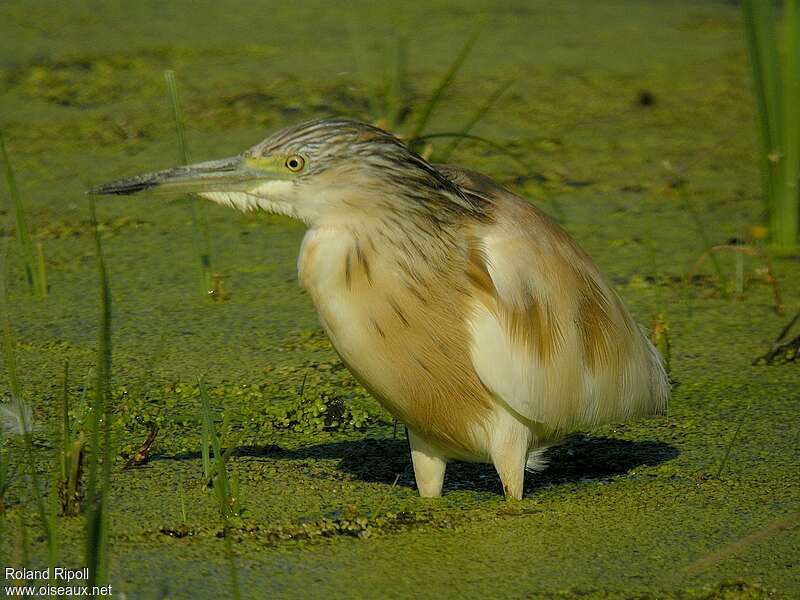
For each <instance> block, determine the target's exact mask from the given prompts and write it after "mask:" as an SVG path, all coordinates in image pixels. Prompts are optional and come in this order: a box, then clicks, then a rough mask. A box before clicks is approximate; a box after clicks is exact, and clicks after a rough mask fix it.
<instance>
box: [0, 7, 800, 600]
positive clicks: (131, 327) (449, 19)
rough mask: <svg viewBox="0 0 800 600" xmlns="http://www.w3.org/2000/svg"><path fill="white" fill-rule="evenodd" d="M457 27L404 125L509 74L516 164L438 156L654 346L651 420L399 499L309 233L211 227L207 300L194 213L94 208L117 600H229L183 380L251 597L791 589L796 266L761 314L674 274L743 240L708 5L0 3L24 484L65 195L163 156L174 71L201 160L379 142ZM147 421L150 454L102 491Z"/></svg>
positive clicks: (735, 68)
mask: <svg viewBox="0 0 800 600" xmlns="http://www.w3.org/2000/svg"><path fill="white" fill-rule="evenodd" d="M478 23H483V25H482V28H481V32H480V35H479V37H478V39H477V42H476V45H475V47H474V48H473V50H472V52H471V53H470V55H469V56H468V58H467V60H466V62H465V64H464V67H463V69H462V70H461V71H459V73H458V75H457V77H456V79H455V81H454V83H453V85H452V86H451V87H450V88H449V89H448V91H447V95H446V98H445V101H444V102H443V103H442V104H441V105H440V106H439V107H437V110H436V112H435V114H434V116H433V119H432V121H431V123H430V124H429V126H428V128H427V129H428V131H429V132H447V131H454V130H458V129H459V128H460V127H461V125H462V124H463V122H464V121H465V120H466V119H467V118H468V117H469V115H470V114H471V113H472V111H473V110H474V109H475V105H476V103H478V102H479V101H480V99H482V98H485V97H488V96H489V95H490V94H491V93H492V91H493V90H495V89H496V88H497V86H498V85H500V84H502V83H503V82H505V81H509V80H513V81H514V83H513V85H512V87H511V88H510V89H509V90H508V91H507V92H506V93H505V94H504V96H503V97H502V98H501V99H500V101H499V102H498V103H497V105H496V106H495V107H494V108H493V109H492V110H491V111H490V112H489V113H488V114H487V115H486V117H485V118H484V119H483V120H482V121H481V123H480V124H479V126H478V127H477V128H476V130H475V133H476V134H478V135H480V136H482V137H485V138H488V139H490V140H493V141H494V142H496V143H498V144H500V145H502V146H504V147H505V149H506V150H508V151H509V152H511V153H512V154H513V155H514V156H516V157H517V158H518V160H515V159H511V158H510V157H509V156H508V155H507V154H505V153H503V152H499V151H497V149H496V148H492V147H490V146H487V145H482V144H480V143H466V142H465V143H462V144H461V145H460V146H459V148H458V149H457V151H456V152H455V153H454V154H453V156H452V157H451V160H452V161H453V162H455V163H458V164H462V165H464V166H467V167H469V168H472V169H476V170H480V171H483V172H485V173H487V174H490V175H491V176H493V177H495V178H496V179H497V180H498V181H500V182H501V183H503V184H504V185H507V186H509V187H510V188H512V189H514V190H515V191H517V192H518V193H520V194H522V195H524V196H525V197H527V198H528V199H530V200H531V201H532V202H534V203H536V204H537V205H538V206H540V207H541V208H543V209H544V210H545V211H547V212H549V213H550V214H551V215H553V216H554V218H556V219H558V220H559V221H560V222H561V224H562V225H563V226H564V227H565V228H566V230H567V231H568V232H569V233H570V234H571V235H572V236H574V237H575V239H576V240H577V241H578V242H579V243H580V244H581V245H582V247H583V248H585V249H586V250H587V251H588V252H589V253H590V254H591V255H592V256H593V257H594V258H595V260H596V261H597V262H598V264H599V265H600V266H601V268H602V269H603V270H604V271H605V272H606V273H607V274H608V276H609V277H610V278H611V279H612V281H613V282H614V283H615V285H616V287H617V290H618V291H619V293H620V294H621V296H622V297H623V298H624V300H625V301H626V303H627V304H628V306H629V307H630V308H631V310H632V312H633V313H634V315H635V316H636V318H637V320H638V321H639V322H641V323H642V324H643V325H644V326H645V327H648V328H650V327H652V326H653V324H654V323H655V322H656V320H657V318H658V315H663V320H664V321H665V322H666V323H667V324H668V327H669V342H670V345H671V374H672V377H673V378H674V379H675V380H676V381H677V382H678V385H677V386H676V388H675V391H674V397H673V401H672V403H671V406H670V410H669V414H668V415H665V416H662V417H656V418H652V419H649V420H646V421H642V422H636V423H626V424H619V425H615V426H609V427H604V428H600V429H596V430H592V431H582V432H576V435H575V436H573V437H572V438H570V439H569V440H568V441H567V442H566V443H565V444H563V445H561V446H559V447H557V448H554V449H553V450H552V451H551V452H550V453H549V459H550V466H549V467H548V468H547V469H546V470H545V471H543V472H542V473H540V474H538V475H529V476H528V478H527V482H526V488H525V498H524V499H523V500H522V501H520V502H506V501H505V500H504V499H503V497H502V491H501V488H500V485H499V481H498V478H497V476H496V474H495V473H494V471H493V470H492V468H491V467H490V466H488V465H468V464H458V463H455V464H452V465H450V466H449V468H448V473H447V477H446V481H445V491H444V495H443V497H442V498H441V499H434V500H430V499H425V500H423V499H420V498H419V497H418V495H417V492H416V489H415V487H414V484H413V473H412V470H411V466H410V459H409V456H408V451H407V444H406V441H405V435H404V433H403V429H402V427H399V428H398V427H397V426H396V425H395V424H394V423H393V421H392V419H391V418H390V416H389V415H388V414H387V413H386V412H385V411H383V410H382V409H381V408H380V406H379V405H378V404H377V403H376V402H375V401H374V400H372V399H371V398H370V397H369V395H368V394H367V393H366V392H365V391H364V390H363V389H362V388H360V386H358V385H357V384H356V383H355V382H354V381H353V379H352V378H351V377H350V375H349V374H348V372H347V371H346V369H344V367H343V366H342V364H341V363H340V362H339V361H338V359H337V357H336V354H335V352H334V351H333V350H332V348H331V347H330V344H329V343H328V341H327V339H326V338H325V336H324V334H323V332H322V330H321V328H320V326H319V324H318V321H317V318H316V315H315V313H314V310H313V307H312V305H311V303H310V301H309V298H308V297H307V296H306V295H305V294H304V293H303V292H302V291H301V290H300V289H299V287H298V285H297V283H296V273H295V260H296V255H297V251H298V248H299V243H300V240H301V238H302V235H303V227H302V225H301V224H299V223H296V222H293V221H291V220H288V219H285V218H283V217H275V216H270V215H264V214H254V215H242V214H238V213H236V212H233V211H230V210H226V209H224V208H221V207H217V206H211V205H209V206H207V207H206V214H207V218H208V222H209V231H210V237H211V240H210V245H211V260H212V267H211V268H212V271H213V272H214V274H215V275H214V280H215V288H216V294H215V296H216V299H209V297H207V295H205V294H202V293H200V291H199V290H198V281H199V265H198V261H197V253H196V251H195V246H194V241H193V240H194V237H193V236H194V233H193V228H192V218H191V210H190V206H189V204H188V202H187V200H185V199H180V198H164V197H153V196H147V195H142V196H141V197H139V196H134V197H121V198H115V197H111V198H104V199H102V201H100V200H98V206H97V211H98V219H99V222H100V232H101V234H102V243H103V249H104V252H105V258H106V263H107V268H108V271H109V280H110V289H111V294H112V298H113V336H112V343H113V375H112V392H113V401H114V411H115V413H114V414H115V421H114V426H113V431H114V440H115V445H116V448H117V455H118V458H117V461H116V464H115V468H114V472H113V478H112V494H111V499H110V504H109V510H110V516H109V522H110V539H109V576H108V583H110V584H112V585H113V586H114V590H115V596H117V597H126V598H163V597H168V598H193V599H194V598H221V597H231V595H232V591H231V583H230V578H229V553H228V551H227V550H226V544H225V541H224V540H223V539H221V534H222V523H221V520H220V517H219V514H218V510H217V504H216V501H215V499H214V495H213V492H212V491H211V490H210V489H209V488H207V486H206V485H205V481H204V476H203V469H202V461H201V457H200V452H199V449H200V440H201V426H200V423H201V419H200V401H199V397H198V391H197V380H198V377H203V378H204V380H205V381H206V382H207V384H208V386H209V390H210V396H211V401H212V404H213V406H214V407H215V410H216V414H217V416H218V424H219V427H220V429H222V430H223V445H225V444H226V442H227V443H231V444H235V445H236V447H237V448H238V449H237V451H236V452H234V454H233V456H232V458H231V461H230V467H231V470H232V472H235V473H237V474H238V479H239V482H240V498H239V500H240V503H241V506H242V508H243V512H242V514H241V517H240V518H239V519H238V520H237V521H236V523H235V524H234V527H233V528H232V530H231V531H229V532H228V536H229V538H230V539H231V541H232V543H231V544H230V548H231V552H232V555H233V559H234V561H235V563H236V565H237V570H238V576H239V580H240V586H241V589H242V596H243V597H245V598H293V597H324V598H358V597H364V598H375V597H387V598H390V597H398V598H400V597H415V598H434V597H437V598H441V597H459V598H465V597H473V598H490V597H498V598H501V597H502V598H526V597H530V598H562V597H563V598H569V597H576V596H579V597H591V598H595V597H597V598H618V597H619V598H628V597H636V598H639V597H642V598H644V597H647V598H662V597H682V598H683V597H688V598H694V597H698V598H761V597H765V598H766V597H785V598H792V597H797V596H798V595H800V568H798V547H799V546H800V537H798V519H797V515H798V508H799V505H800V488H799V487H798V484H797V476H798V466H797V462H798V456H800V427H799V426H798V419H797V415H798V412H800V394H798V388H799V387H800V386H799V385H798V383H800V372H798V365H797V364H796V363H795V364H786V365H771V366H766V365H763V364H762V365H756V366H754V365H752V364H751V363H752V362H753V359H754V358H756V357H757V356H759V355H761V354H763V353H764V352H766V351H767V350H768V349H769V347H770V345H771V343H772V342H773V340H774V339H775V337H776V336H777V334H778V333H779V332H780V330H781V328H782V327H783V326H784V325H785V324H786V323H787V321H788V319H789V318H790V316H791V315H792V314H793V313H794V312H796V311H797V310H798V304H800V283H798V281H800V278H799V276H800V261H798V256H797V254H796V253H795V254H792V253H783V254H778V255H774V256H772V260H771V263H772V269H773V270H774V273H775V276H776V278H777V280H778V281H779V285H780V293H781V295H782V298H783V303H784V304H785V310H784V314H783V315H779V314H776V310H775V300H774V295H773V288H772V286H771V285H770V284H769V280H768V274H767V272H766V263H765V262H764V260H763V259H762V258H759V257H758V256H751V255H745V254H740V253H734V252H729V253H719V256H718V260H719V266H720V271H721V272H722V274H723V276H724V277H725V281H724V282H720V281H719V278H718V275H717V273H716V271H715V270H714V269H713V268H712V263H711V261H706V262H705V263H703V264H702V265H701V266H699V267H698V268H697V269H695V268H694V265H695V263H696V261H697V260H698V258H699V257H700V256H701V255H702V254H703V253H704V251H705V250H706V249H707V247H708V246H709V245H718V244H731V243H733V244H734V245H735V244H740V243H746V244H748V245H749V246H752V247H759V244H760V241H759V239H758V238H759V232H758V229H757V228H756V229H755V230H754V227H755V226H757V225H759V224H760V223H761V221H762V201H761V189H760V173H759V169H758V162H757V154H756V152H757V147H758V146H757V131H758V130H757V126H756V120H755V113H754V104H753V99H752V93H751V88H750V79H749V78H750V69H749V65H748V62H747V56H746V51H745V47H744V43H743V34H742V30H741V23H740V14H739V9H738V7H737V6H735V5H733V4H732V3H729V2H721V1H720V2H711V1H707V2H696V1H692V2H690V1H679V0H675V1H664V2H646V1H643V0H617V1H609V2H589V1H580V2H569V3H567V2H559V3H552V2H550V3H545V2H497V3H487V4H482V3H472V2H467V3H465V2H455V1H446V0H433V1H430V2H425V3H417V2H413V3H411V2H410V3H391V4H390V3H371V2H352V3H347V4H343V5H336V4H335V3H330V2H299V3H267V4H260V3H253V2H243V1H231V2H224V3H223V2H211V1H199V2H170V3H163V2H150V1H147V2H137V3H106V2H99V1H98V2H81V3H77V2H76V3H65V2H56V1H40V2H35V3H31V2H24V1H6V2H2V3H0V127H1V128H2V129H3V131H4V134H5V138H6V143H7V146H8V149H9V153H10V156H11V159H12V161H13V166H14V169H15V171H16V173H17V178H18V181H19V185H20V190H21V194H22V197H23V199H24V202H25V204H26V207H27V213H28V220H29V225H30V227H31V230H32V232H33V238H34V241H35V242H41V244H42V249H43V253H44V256H45V259H46V268H47V277H48V282H49V294H48V296H47V298H45V299H37V298H33V297H32V296H31V294H30V293H29V290H28V287H27V284H26V282H25V278H24V273H23V269H22V266H21V264H22V263H21V261H20V256H19V253H18V251H17V245H16V240H15V239H14V234H15V225H14V214H13V210H12V208H11V203H10V201H9V197H8V194H7V193H6V189H5V187H4V186H0V187H1V188H2V189H3V192H2V194H0V197H1V198H2V203H0V238H3V239H2V240H0V242H1V243H3V245H4V247H5V248H7V251H8V253H9V259H8V262H9V265H10V268H9V281H10V284H9V288H10V289H9V297H10V303H9V311H10V315H11V324H12V328H13V330H14V334H15V336H16V339H17V344H16V348H15V350H16V356H17V360H18V363H19V365H18V369H19V373H20V378H21V382H22V386H23V390H24V397H25V399H26V400H27V401H28V402H29V403H30V404H31V406H32V409H33V415H34V419H35V425H36V430H35V432H34V442H35V447H36V449H37V451H38V452H39V455H40V461H39V469H40V471H41V473H42V474H43V476H47V475H48V474H49V473H50V472H51V471H52V467H51V462H52V457H53V451H54V449H55V447H56V441H55V440H56V438H55V433H54V431H55V430H56V429H55V428H56V427H57V424H58V406H59V400H58V398H59V394H60V391H59V390H60V388H61V374H62V371H63V363H64V361H65V359H68V360H69V362H70V372H71V373H72V376H71V381H70V398H71V400H72V405H73V409H74V410H73V412H74V415H73V417H74V419H75V420H76V421H77V422H81V419H83V418H85V406H84V404H85V398H84V399H83V400H82V398H83V393H82V389H83V388H85V387H86V386H87V385H88V383H87V381H88V382H90V381H91V367H92V365H94V364H95V361H96V356H95V355H96V346H97V339H98V327H99V322H100V321H99V314H100V309H99V305H98V278H97V269H96V264H95V257H94V243H93V241H92V237H91V235H90V229H89V227H88V218H89V217H88V214H89V213H88V200H87V196H86V194H85V190H86V189H87V188H88V187H90V186H91V185H92V184H97V183H100V182H103V181H108V180H111V179H115V178H119V177H123V176H127V175H132V174H136V173H139V172H143V171H151V170H156V169H160V168H165V167H168V166H172V165H174V164H177V163H178V161H179V152H178V147H177V142H176V136H175V125H174V122H173V119H172V113H171V109H170V104H169V100H168V98H167V95H166V88H165V85H164V76H163V73H164V70H166V69H173V70H174V71H175V72H176V75H177V79H178V83H179V87H180V93H181V103H182V106H183V110H184V113H185V118H186V128H187V139H188V146H189V150H190V152H191V155H192V159H194V160H204V159H212V158H218V157H224V156H229V155H232V154H234V153H236V152H239V151H240V150H242V149H244V148H246V147H248V146H250V145H252V144H255V143H256V142H258V141H260V139H262V138H263V137H265V136H266V134H267V133H268V132H270V131H273V130H275V129H277V128H280V127H283V126H285V125H289V124H292V123H296V122H299V121H301V120H304V119H308V118H314V117H323V116H330V115H341V116H349V117H354V118H360V119H367V120H375V119H376V118H379V117H380V115H376V114H375V113H374V111H371V109H370V98H371V97H372V96H374V90H375V89H376V88H379V87H380V86H381V81H383V80H384V77H385V72H386V71H389V70H391V68H392V67H391V65H392V64H393V62H392V60H393V59H392V58H391V57H392V54H393V52H394V48H395V41H394V40H395V39H396V33H397V32H398V31H400V32H402V33H403V34H404V36H405V38H406V39H407V41H408V45H407V61H405V63H404V64H405V65H406V68H407V71H408V79H409V95H408V101H409V103H410V106H411V107H412V108H413V107H414V106H418V105H421V104H422V103H424V102H425V100H426V98H427V97H428V96H429V95H430V94H431V92H432V91H433V89H434V88H435V87H436V86H437V85H438V83H439V81H440V80H441V77H442V76H443V74H444V73H445V72H446V70H447V68H448V67H449V65H450V63H451V62H452V60H453V58H454V57H455V55H456V54H457V53H458V51H459V49H460V48H461V46H462V45H463V43H464V41H465V40H467V39H468V38H469V36H470V35H471V34H472V32H473V31H474V30H475V28H476V26H477V25H478ZM520 160H521V161H522V163H524V164H521V163H520ZM6 242H7V243H6ZM687 275H692V277H691V278H690V279H689V281H688V283H687V282H686V279H687ZM8 383H9V382H8V381H7V373H6V370H5V369H2V370H0V389H2V390H3V391H5V390H6V388H7V387H8ZM155 426H157V427H158V434H157V437H156V440H155V443H154V445H153V447H152V455H151V457H150V460H149V461H148V462H146V464H143V465H141V466H137V467H127V468H126V467H125V462H126V457H128V456H130V455H131V454H132V453H133V452H134V450H135V449H136V448H137V447H138V446H139V445H140V444H141V443H142V442H143V441H144V440H145V439H146V438H147V435H148V433H149V432H150V431H151V430H153V429H154V427H155ZM737 430H738V431H737ZM734 435H736V438H735V440H733V437H734ZM5 439H6V442H5V443H6V446H7V447H8V449H9V452H10V453H11V454H10V456H11V457H12V469H11V470H12V486H11V489H10V490H9V492H8V494H7V496H6V504H7V511H6V513H5V515H4V516H3V517H0V518H3V519H4V520H5V526H4V529H3V539H2V540H0V551H2V554H1V555H0V557H2V560H0V562H1V563H2V565H0V566H3V567H5V566H14V567H17V568H20V567H22V566H24V565H23V561H24V560H25V556H26V554H30V560H29V561H28V562H29V564H30V565H32V566H39V567H41V566H42V565H44V564H46V547H45V544H44V541H43V540H42V539H41V536H40V533H39V528H38V525H37V517H36V511H35V509H34V507H33V503H32V501H31V498H30V495H29V493H28V492H26V491H25V489H26V488H25V485H23V484H24V482H25V478H24V475H23V472H22V467H21V465H20V462H21V458H20V453H19V444H18V443H17V441H15V439H14V437H13V436H10V435H7V436H6V438H5ZM732 440H733V443H731V442H732ZM24 524H27V525H24ZM23 529H25V530H26V531H27V535H23ZM83 531H84V519H83V518H81V517H61V518H59V520H58V538H59V545H60V547H59V559H58V564H59V565H62V566H65V567H69V568H76V569H77V568H79V567H80V566H82V564H83V552H84V545H83ZM25 539H27V546H28V547H27V548H26V544H25V543H24V540H25ZM123 594H124V595H123Z"/></svg>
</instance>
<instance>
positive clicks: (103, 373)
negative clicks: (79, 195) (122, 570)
mask: <svg viewBox="0 0 800 600" xmlns="http://www.w3.org/2000/svg"><path fill="white" fill-rule="evenodd" d="M89 208H90V218H91V224H92V232H93V238H94V245H95V253H96V255H97V272H98V277H99V280H100V310H101V315H100V332H99V336H98V344H97V367H96V371H95V378H96V379H95V390H94V391H95V393H94V398H93V402H92V414H91V419H90V420H89V477H88V484H87V491H86V497H87V515H86V565H87V566H88V567H89V579H88V581H87V584H88V585H89V586H90V587H93V586H95V585H98V582H100V581H104V580H105V579H106V569H107V567H108V556H107V540H108V518H107V510H108V506H107V505H108V492H109V489H110V487H111V414H110V406H109V402H108V396H109V391H110V388H111V385H110V378H111V294H110V291H109V287H108V276H107V273H106V267H105V260H104V258H103V248H102V244H101V242H100V234H99V232H98V230H97V215H96V213H95V205H94V197H93V196H89ZM101 428H102V462H101Z"/></svg>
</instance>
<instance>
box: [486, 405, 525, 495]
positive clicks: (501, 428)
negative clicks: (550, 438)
mask: <svg viewBox="0 0 800 600" xmlns="http://www.w3.org/2000/svg"><path fill="white" fill-rule="evenodd" d="M495 427H496V429H495V432H494V436H493V440H492V449H491V453H492V463H494V468H495V469H497V474H498V475H500V481H501V482H502V484H503V493H504V494H505V496H506V499H507V500H508V499H514V500H522V489H523V485H524V483H525V462H526V461H527V459H528V448H529V446H530V441H531V431H530V429H529V428H528V427H527V426H526V425H524V424H523V423H521V422H520V421H518V420H517V419H516V418H514V417H513V416H512V415H510V414H508V413H505V411H503V413H501V415H500V416H499V418H498V420H497V421H496V422H495Z"/></svg>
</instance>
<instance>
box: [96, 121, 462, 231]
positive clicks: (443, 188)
mask: <svg viewBox="0 0 800 600" xmlns="http://www.w3.org/2000/svg"><path fill="white" fill-rule="evenodd" d="M145 190H147V191H149V192H153V193H171V194H175V193H178V194H179V193H195V194H198V195H200V196H202V197H204V198H208V199H209V200H212V201H214V202H217V203H219V204H224V205H228V206H231V207H234V208H238V209H240V210H242V211H251V210H265V211H268V212H274V213H280V214H285V215H289V216H292V217H295V218H298V219H301V220H303V221H305V222H306V223H308V224H316V223H319V222H320V221H321V220H323V219H330V218H334V219H342V218H344V219H347V218H352V217H354V216H355V217H357V216H365V215H370V214H380V213H381V212H382V211H385V210H389V211H392V212H395V213H397V212H402V210H403V209H404V208H407V209H410V210H413V211H414V212H419V211H420V210H421V209H422V210H425V211H427V210H430V211H432V212H433V211H435V212H437V213H442V214H440V215H439V216H438V217H437V218H442V217H444V216H445V215H446V214H447V213H449V212H454V213H458V212H460V211H470V210H473V209H474V208H475V207H474V204H473V203H472V201H470V200H469V199H467V198H465V197H464V195H463V194H462V193H461V192H460V191H459V189H458V188H457V187H456V186H455V185H454V184H453V183H452V182H450V181H449V180H448V179H447V178H446V177H444V176H443V175H442V174H441V173H439V171H437V170H436V169H435V168H434V167H432V166H431V165H430V164H428V163H427V162H426V161H425V160H423V159H422V158H421V157H420V156H419V155H417V154H416V153H414V152H412V151H411V150H409V148H408V147H407V146H405V145H404V144H403V143H402V142H401V141H400V140H398V139H397V138H396V137H394V136H393V135H391V134H390V133H388V132H386V131H383V130H381V129H378V128H376V127H372V126H371V125H367V124H365V123H360V122H357V121H350V120H344V119H328V120H319V121H310V122H307V123H302V124H300V125H296V126H293V127H289V128H287V129H284V130H281V131H278V132H277V133H275V134H273V135H271V136H270V137H268V138H267V139H265V140H264V141H263V142H261V143H260V144H258V145H256V146H254V147H252V148H250V149H249V150H246V151H244V152H242V153H241V154H239V155H237V156H234V157H232V158H225V159H222V160H212V161H208V162H202V163H197V164H194V165H188V166H183V167H175V168H172V169H166V170H164V171H157V172H155V173H148V174H145V175H138V176H135V177H130V178H127V179H121V180H119V181H113V182H111V183H107V184H105V185H101V186H99V187H97V188H95V189H93V190H91V193H95V194H134V193H137V192H141V191H145Z"/></svg>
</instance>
